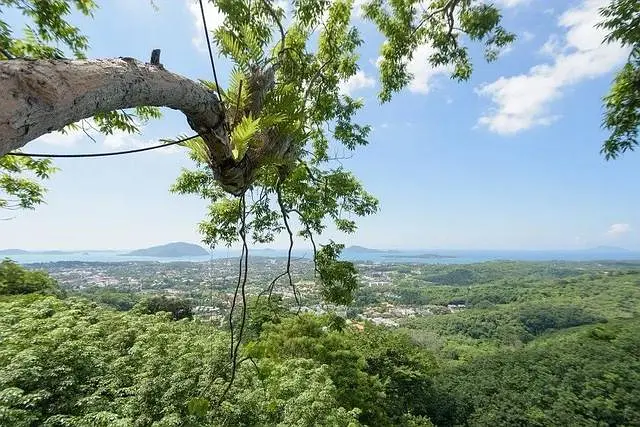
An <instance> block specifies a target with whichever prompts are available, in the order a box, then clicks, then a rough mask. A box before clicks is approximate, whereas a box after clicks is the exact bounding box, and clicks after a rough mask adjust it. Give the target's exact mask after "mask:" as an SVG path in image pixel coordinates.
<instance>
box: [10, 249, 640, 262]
mask: <svg viewBox="0 0 640 427" xmlns="http://www.w3.org/2000/svg"><path fill="white" fill-rule="evenodd" d="M127 253H128V251H90V252H85V251H78V252H63V253H26V254H15V255H5V256H6V257H7V258H10V259H13V260H14V261H16V262H18V263H20V264H34V263H50V262H61V261H84V262H110V263H111V262H144V261H147V262H149V261H153V262H205V261H209V260H210V259H211V258H213V259H222V258H228V257H237V256H239V255H240V252H239V251H235V250H230V251H228V250H227V249H218V250H214V251H213V253H212V254H211V255H204V256H186V257H150V256H128V255H125V254H127ZM249 255H250V256H260V257H269V258H277V257H285V256H286V255H287V251H286V250H278V249H257V250H254V251H250V253H249ZM292 256H293V257H294V258H306V259H312V257H313V254H312V252H311V251H310V250H307V251H302V250H297V251H295V250H294V251H293V253H292ZM343 258H344V259H345V260H350V261H360V262H374V263H423V264H470V263H478V262H486V261H498V260H513V261H598V260H602V261H605V260H606V261H615V260H619V261H631V260H640V252H637V251H622V250H598V249H594V250H582V251H542V250H530V251H525V250H518V251H509V250H422V251H420V250H412V251H399V250H394V251H376V252H369V251H362V252H359V251H350V250H347V251H345V252H344V254H343Z"/></svg>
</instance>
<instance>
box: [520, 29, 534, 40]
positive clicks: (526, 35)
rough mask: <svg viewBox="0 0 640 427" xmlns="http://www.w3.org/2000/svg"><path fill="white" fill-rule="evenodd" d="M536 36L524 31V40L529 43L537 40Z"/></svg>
mask: <svg viewBox="0 0 640 427" xmlns="http://www.w3.org/2000/svg"><path fill="white" fill-rule="evenodd" d="M535 36H536V35H535V34H533V33H531V32H529V31H523V32H522V40H524V41H526V42H529V41H531V40H533V39H534V38H535Z"/></svg>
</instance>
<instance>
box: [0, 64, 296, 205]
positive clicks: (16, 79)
mask: <svg viewBox="0 0 640 427" xmlns="http://www.w3.org/2000/svg"><path fill="white" fill-rule="evenodd" d="M138 106H157V107H168V108H172V109H176V110H180V111H181V112H183V113H184V114H185V116H186V117H187V122H188V123H189V126H190V127H191V128H192V129H193V130H194V131H196V132H197V133H198V134H199V135H200V136H201V137H202V138H203V140H204V141H205V143H206V145H207V147H208V148H209V152H210V158H211V162H210V167H211V168H212V170H213V173H214V175H215V176H216V178H217V180H218V181H219V182H220V184H221V185H222V187H223V188H224V189H225V190H226V191H228V192H230V193H232V194H240V193H242V191H244V190H245V189H246V188H247V187H248V186H249V185H250V184H251V181H252V180H253V179H254V178H255V174H256V171H257V168H258V167H259V166H260V165H261V164H262V161H263V159H266V158H267V157H268V156H273V155H274V154H279V155H282V152H283V151H286V148H287V147H282V144H277V145H279V146H278V147H276V146H272V147H269V148H270V149H267V150H266V152H261V153H253V155H247V156H245V157H244V158H243V159H242V160H241V161H236V160H235V159H234V158H233V155H232V152H231V147H230V144H229V138H228V135H227V134H226V133H225V131H224V128H223V126H220V124H221V123H222V121H223V120H224V117H223V111H222V108H221V103H220V101H219V100H218V98H217V96H216V95H215V93H214V92H212V91H210V90H208V89H207V88H206V87H205V86H203V85H202V84H200V83H198V82H194V81H192V80H190V79H187V78H185V77H182V76H179V75H177V74H174V73H171V72H169V71H167V70H165V69H164V67H163V66H162V65H152V64H144V63H141V62H139V61H136V60H134V59H133V58H119V59H108V60H27V59H24V60H23V59H15V60H8V61H0V156H3V155H5V154H6V153H8V152H9V151H12V150H15V149H18V148H21V147H23V146H24V145H25V144H27V143H28V142H29V141H32V140H33V139H35V138H37V137H39V136H41V135H44V134H46V133H49V132H52V131H55V130H59V129H62V128H63V127H64V126H66V125H69V124H71V123H74V122H77V121H79V120H81V119H85V118H89V117H92V116H94V115H95V114H96V113H100V112H108V111H114V110H119V109H124V108H132V107H138ZM283 148H284V150H283ZM263 151H265V150H263ZM258 154H259V156H258ZM271 158H273V157H271Z"/></svg>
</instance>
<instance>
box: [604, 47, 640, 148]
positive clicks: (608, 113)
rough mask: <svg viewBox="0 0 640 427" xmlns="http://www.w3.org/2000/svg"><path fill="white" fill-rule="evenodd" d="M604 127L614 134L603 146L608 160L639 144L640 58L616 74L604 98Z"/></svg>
mask: <svg viewBox="0 0 640 427" xmlns="http://www.w3.org/2000/svg"><path fill="white" fill-rule="evenodd" d="M604 105H605V116H604V120H603V125H604V127H605V128H606V129H607V130H609V131H610V132H611V134H610V136H609V138H607V140H606V141H605V143H604V145H603V147H602V153H603V154H604V155H605V157H606V158H607V159H615V158H616V157H618V156H619V155H620V154H622V153H624V152H626V151H628V150H633V149H634V148H635V147H636V146H637V145H638V130H639V128H640V57H638V59H637V60H636V61H635V63H631V62H629V63H627V64H626V65H625V66H624V67H623V69H622V70H621V71H620V72H619V73H618V74H617V75H616V77H615V80H614V81H613V84H612V86H611V90H610V91H609V93H608V94H607V96H606V97H605V98H604Z"/></svg>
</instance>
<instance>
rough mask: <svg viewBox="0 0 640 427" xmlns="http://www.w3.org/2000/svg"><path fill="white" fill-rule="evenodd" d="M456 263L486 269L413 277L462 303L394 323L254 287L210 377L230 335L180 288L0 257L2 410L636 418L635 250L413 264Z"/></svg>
mask: <svg viewBox="0 0 640 427" xmlns="http://www.w3.org/2000/svg"><path fill="white" fill-rule="evenodd" d="M460 268H464V269H466V270H469V271H470V272H472V273H473V274H475V275H477V276H478V277H485V278H486V280H481V283H479V284H473V285H460V284H447V285H442V284H437V283H432V284H426V283H423V284H420V285H414V288H413V291H417V292H414V294H416V295H423V296H425V297H426V298H428V299H430V300H432V302H433V301H435V300H438V299H439V300H441V301H442V302H443V304H446V303H448V302H450V300H455V299H456V298H458V297H457V295H459V294H460V290H463V292H462V295H465V296H466V297H465V298H467V300H465V301H469V307H468V308H466V309H461V310H459V311H456V312H453V313H449V314H434V315H428V316H415V317H411V318H407V320H406V321H405V322H404V323H403V325H401V326H400V327H399V328H385V327H380V326H375V325H373V324H371V323H368V322H366V323H364V328H362V327H356V326H360V325H361V323H359V322H356V321H353V322H352V321H350V320H349V319H344V318H341V317H338V316H336V315H335V314H333V315H325V316H316V315H311V314H296V313H295V311H291V310H289V309H288V307H286V306H284V305H282V301H281V300H279V299H277V298H273V299H272V301H271V304H267V303H266V299H263V300H261V302H256V300H255V299H253V300H252V302H251V307H252V309H251V310H250V311H249V315H250V318H249V319H248V322H247V326H246V328H247V331H246V334H245V335H244V340H243V343H242V349H241V351H240V356H239V361H240V363H239V366H238V370H237V375H236V378H235V381H234V383H233V385H232V387H231V388H230V389H229V390H228V392H227V393H226V394H225V389H226V388H227V385H228V383H229V380H230V376H231V374H232V372H231V370H230V364H229V339H230V336H229V334H228V333H227V332H225V330H224V329H223V328H218V327H215V326H213V325H212V324H211V323H209V322H207V321H204V320H202V319H200V318H198V317H197V316H193V315H191V313H190V312H189V307H188V304H187V305H186V306H184V301H182V302H181V301H178V300H174V299H172V298H168V297H161V296H155V297H154V296H146V297H141V296H137V297H136V298H135V299H134V300H129V301H125V303H123V301H122V300H119V299H117V298H116V299H113V298H105V295H108V294H109V292H108V291H103V292H102V297H101V298H96V296H97V295H99V294H100V293H96V291H95V290H89V291H88V292H87V293H86V295H83V294H78V293H75V294H72V295H68V293H66V292H64V291H63V290H60V289H59V288H58V286H57V285H56V283H55V280H53V279H51V278H50V277H49V276H48V275H47V274H46V273H43V272H35V271H30V270H25V269H23V268H22V267H20V266H18V265H16V264H15V263H12V262H10V261H4V262H3V263H2V264H1V268H0V291H1V293H2V296H0V323H1V324H2V325H1V326H0V331H1V332H0V425H11V426H36V425H48V426H63V425H64V426H99V425H104V426H114V425H116V426H117V425H122V426H129V425H138V426H152V425H153V426H187V425H189V426H196V425H203V426H204V425H228V426H236V425H246V426H255V425H265V426H267V425H298V426H310V425H317V426H348V425H349V426H356V425H369V426H385V425H404V426H428V425H438V426H453V425H474V426H488V425H492V426H496V425H499V426H513V425H538V426H545V425H580V426H582V425H585V426H587V425H593V426H602V425H628V426H631V425H640V401H638V399H637V392H638V390H640V357H639V356H638V355H639V354H640V320H639V319H638V310H639V308H640V305H639V304H638V301H640V298H639V296H640V295H639V294H640V271H639V269H638V265H635V264H621V265H620V266H618V267H614V268H607V271H604V270H603V268H601V269H600V270H601V271H600V273H597V272H596V271H595V268H596V267H593V269H589V268H587V269H586V270H587V272H585V268H584V266H582V265H581V264H571V263H567V264H566V265H564V266H563V267H562V268H555V269H550V268H541V265H539V264H532V263H501V262H496V263H485V264H475V265H468V266H462V267H457V266H448V267H441V266H431V267H426V268H424V269H423V270H424V274H426V275H428V276H430V277H432V276H439V275H442V274H443V272H442V270H444V271H445V272H446V271H449V272H451V271H456V270H457V269H460ZM505 272H506V273H505ZM444 274H446V273H444ZM493 276H495V278H493ZM505 277H506V279H505ZM518 277H519V279H518ZM408 287H409V285H408V284H406V283H404V284H399V285H398V287H397V291H398V292H402V289H407V288H408ZM367 289H369V288H362V289H360V291H359V292H360V293H363V292H366V290H367ZM116 295H117V294H116ZM92 299H93V300H94V301H92ZM98 300H100V302H96V301H98ZM471 301H475V302H471ZM474 305H475V306H476V307H474Z"/></svg>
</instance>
